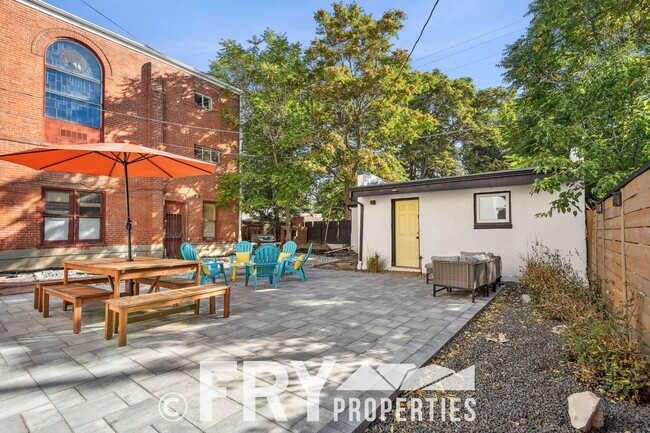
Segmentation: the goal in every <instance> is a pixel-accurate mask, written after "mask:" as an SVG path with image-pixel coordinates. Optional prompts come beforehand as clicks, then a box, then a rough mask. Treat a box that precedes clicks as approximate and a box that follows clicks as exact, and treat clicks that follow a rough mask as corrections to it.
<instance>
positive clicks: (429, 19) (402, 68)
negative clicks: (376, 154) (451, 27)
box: [368, 0, 440, 105]
mask: <svg viewBox="0 0 650 433" xmlns="http://www.w3.org/2000/svg"><path fill="white" fill-rule="evenodd" d="M438 3H440V0H436V2H435V3H434V4H433V7H432V8H431V12H429V16H428V17H427V20H426V21H425V22H424V25H423V26H422V30H420V34H419V35H418V38H417V39H416V40H415V43H414V44H413V47H411V51H409V54H408V56H406V59H405V60H404V62H403V63H402V65H401V66H400V68H399V71H397V75H395V78H394V79H393V81H392V82H391V83H390V86H388V90H387V91H386V92H385V94H387V93H388V92H390V91H391V90H392V88H393V86H394V85H395V83H396V82H397V80H398V79H399V77H400V75H402V71H403V70H404V67H405V66H406V65H407V64H408V62H409V60H410V59H411V55H412V54H413V51H415V47H417V45H418V42H420V39H421V38H422V35H423V34H424V30H425V29H426V28H427V25H428V24H429V21H431V17H432V16H433V12H434V11H435V10H436V7H437V6H438ZM378 96H379V94H377V95H375V96H374V97H373V98H371V99H370V101H368V105H369V104H371V103H372V102H374V101H375V99H377V97H378Z"/></svg>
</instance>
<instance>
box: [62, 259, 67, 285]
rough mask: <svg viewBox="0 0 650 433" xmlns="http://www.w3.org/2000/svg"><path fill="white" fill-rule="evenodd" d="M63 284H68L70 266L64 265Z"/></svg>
mask: <svg viewBox="0 0 650 433" xmlns="http://www.w3.org/2000/svg"><path fill="white" fill-rule="evenodd" d="M63 284H68V266H67V265H65V264H64V265H63Z"/></svg>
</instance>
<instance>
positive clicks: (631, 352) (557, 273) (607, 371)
mask: <svg viewBox="0 0 650 433" xmlns="http://www.w3.org/2000/svg"><path fill="white" fill-rule="evenodd" d="M521 284H522V285H523V287H525V288H526V289H527V290H528V292H529V294H530V297H531V298H532V299H533V301H534V303H535V306H536V308H537V309H538V311H539V312H541V313H542V315H543V316H544V317H546V318H549V319H555V320H560V321H563V322H565V323H567V325H568V327H569V329H568V331H567V332H565V333H564V334H563V340H564V350H565V352H566V355H567V357H568V358H569V360H570V361H572V362H574V363H575V366H576V371H577V373H578V377H579V379H580V380H582V381H583V382H584V383H586V384H587V385H589V386H592V387H595V388H598V389H600V390H601V391H603V392H605V393H608V394H610V395H612V396H615V397H618V398H620V399H625V400H628V401H631V402H639V401H641V400H642V399H643V397H644V393H647V391H648V390H649V389H650V357H648V356H647V355H644V354H643V353H642V350H641V346H640V341H642V340H641V338H640V335H639V333H640V331H638V330H636V329H634V328H633V327H632V326H631V325H630V323H632V319H633V318H634V312H635V310H636V308H635V307H636V304H637V299H636V297H635V296H633V297H632V298H631V299H630V300H629V301H628V302H627V303H625V304H624V305H622V306H619V307H617V308H615V310H613V311H610V310H608V308H607V307H606V305H605V302H604V300H603V298H602V296H601V290H600V285H599V284H598V283H597V282H591V283H589V282H587V281H584V280H583V279H582V278H581V277H580V275H579V274H578V273H576V272H575V271H574V270H573V268H572V267H571V263H570V261H569V260H568V259H567V258H565V257H562V256H560V255H559V254H558V253H557V252H554V251H551V250H550V249H548V248H546V247H545V246H543V245H541V244H539V243H537V244H535V245H534V246H533V248H532V251H531V252H530V253H529V254H528V255H527V256H526V257H525V259H524V266H523V269H522V278H521Z"/></svg>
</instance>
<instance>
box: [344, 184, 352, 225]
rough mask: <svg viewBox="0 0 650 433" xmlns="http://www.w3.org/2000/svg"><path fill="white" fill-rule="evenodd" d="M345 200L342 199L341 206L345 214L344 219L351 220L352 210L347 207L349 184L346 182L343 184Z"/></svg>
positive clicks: (348, 202)
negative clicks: (342, 203) (342, 204)
mask: <svg viewBox="0 0 650 433" xmlns="http://www.w3.org/2000/svg"><path fill="white" fill-rule="evenodd" d="M344 194H345V200H344V203H345V204H344V206H343V212H344V215H345V219H346V220H351V219H352V211H351V210H350V208H349V207H348V205H349V204H350V186H349V185H348V184H347V183H346V184H345V193H344Z"/></svg>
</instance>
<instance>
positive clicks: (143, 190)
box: [0, 0, 239, 251]
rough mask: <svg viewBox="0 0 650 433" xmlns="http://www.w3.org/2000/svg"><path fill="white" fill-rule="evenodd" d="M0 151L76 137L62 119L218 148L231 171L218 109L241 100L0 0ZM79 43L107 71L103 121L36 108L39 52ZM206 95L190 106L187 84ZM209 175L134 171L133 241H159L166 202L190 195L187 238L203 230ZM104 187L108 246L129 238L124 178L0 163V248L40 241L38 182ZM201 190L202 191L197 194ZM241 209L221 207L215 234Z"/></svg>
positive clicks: (123, 135) (229, 230) (163, 145)
mask: <svg viewBox="0 0 650 433" xmlns="http://www.w3.org/2000/svg"><path fill="white" fill-rule="evenodd" d="M0 17H1V18H2V26H0V40H2V41H3V47H2V56H0V153H9V152H15V151H20V150H24V149H28V148H30V147H31V146H33V145H37V146H38V145H43V144H44V143H51V142H58V143H73V142H79V140H74V139H71V138H69V137H61V136H59V135H58V134H59V130H60V128H61V127H64V128H66V129H70V130H75V131H79V132H86V133H88V136H89V138H88V141H96V139H97V138H99V139H101V140H102V141H107V142H108V141H113V140H117V139H126V140H135V141H139V142H140V143H142V144H144V145H147V146H153V147H157V148H160V149H163V150H167V151H170V152H174V153H177V154H179V155H184V156H188V157H193V156H194V144H200V145H202V146H206V147H211V148H215V149H218V150H219V151H221V152H222V162H221V164H219V165H218V167H217V172H218V173H225V172H231V171H233V170H236V169H237V166H236V161H235V159H234V155H235V154H236V153H237V152H238V140H239V135H238V133H237V131H236V126H233V125H230V124H228V123H227V122H225V121H224V120H222V117H221V114H222V113H223V112H224V110H228V111H229V112H231V113H235V114H236V113H238V110H239V100H238V97H237V95H235V94H232V93H230V92H228V91H226V90H224V89H222V88H219V87H217V86H216V85H214V84H212V83H210V82H208V81H204V80H201V79H199V78H196V77H195V76H193V75H190V74H188V73H186V72H184V71H182V70H179V69H177V68H174V67H172V66H170V65H168V64H166V63H163V62H161V61H159V60H157V59H155V58H153V57H150V56H147V55H145V54H142V53H139V52H137V51H135V50H132V49H130V48H128V47H125V46H122V45H120V44H118V43H115V42H112V41H110V40H108V39H106V38H104V37H102V36H99V35H96V34H94V33H92V32H90V31H86V30H84V29H82V28H79V27H76V26H73V25H70V24H67V23H65V22H63V21H61V20H58V19H56V18H54V17H51V16H48V15H45V14H43V13H40V12H38V11H36V10H34V9H32V8H30V7H28V6H24V5H21V4H19V3H17V2H15V1H12V0H0ZM59 38H68V39H73V40H76V41H77V42H81V43H82V44H84V45H86V46H87V47H88V48H90V49H91V50H92V51H93V52H94V53H95V54H96V55H97V57H98V59H99V61H100V63H101V64H102V67H103V69H104V110H105V113H104V118H103V129H102V130H96V129H93V128H87V127H83V126H80V125H75V124H72V123H68V122H64V121H59V120H54V119H46V118H45V117H44V116H43V96H44V93H43V86H44V58H43V55H44V52H45V49H46V47H47V46H48V45H49V44H50V43H51V42H52V41H54V40H56V39H59ZM195 91H198V92H200V93H202V94H204V95H207V96H210V97H212V99H213V109H212V111H207V110H204V109H202V108H199V107H196V105H195V103H194V92H195ZM216 185H217V179H216V177H210V176H201V177H193V178H184V179H174V180H169V181H167V180H160V179H132V181H131V182H130V188H131V204H132V219H133V222H134V229H133V235H134V236H133V243H134V245H151V244H160V245H161V244H162V239H163V233H162V227H163V204H164V201H165V200H166V199H167V200H175V201H182V202H186V203H187V207H188V210H189V218H190V221H189V227H190V230H189V236H190V238H191V239H192V240H193V241H194V242H201V241H202V238H201V235H202V203H203V201H209V200H214V199H215V198H216V197H217V195H218V190H217V189H216ZM44 187H45V188H46V187H60V188H71V189H86V190H95V191H103V192H104V193H105V199H106V209H107V212H106V215H107V218H106V222H105V233H106V239H105V241H106V242H105V244H106V245H107V246H110V245H124V244H126V233H125V230H124V219H125V205H124V194H123V188H124V183H123V179H120V178H114V179H111V178H106V177H98V176H88V175H79V174H73V173H56V172H40V171H34V170H31V169H28V168H25V167H22V166H18V165H14V164H10V163H4V162H0V206H1V208H2V212H1V213H0V224H1V226H2V233H1V234H0V251H6V250H18V249H31V248H39V247H42V242H41V236H42V235H41V231H42V216H41V206H42V204H41V194H42V188H44ZM196 195H198V196H199V198H195V196H196ZM237 217H238V210H237V208H236V207H235V206H233V207H232V208H230V209H227V210H219V212H218V216H217V218H218V231H217V236H218V238H217V239H216V241H221V242H232V241H236V240H237Z"/></svg>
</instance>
